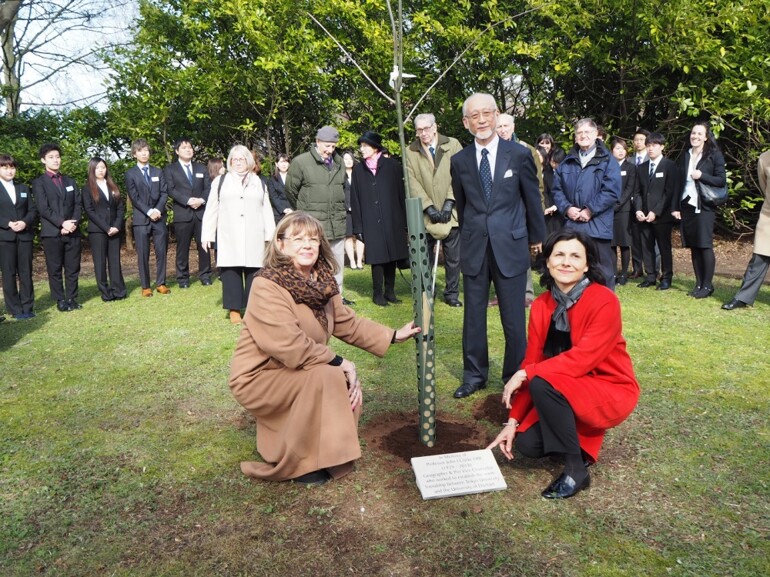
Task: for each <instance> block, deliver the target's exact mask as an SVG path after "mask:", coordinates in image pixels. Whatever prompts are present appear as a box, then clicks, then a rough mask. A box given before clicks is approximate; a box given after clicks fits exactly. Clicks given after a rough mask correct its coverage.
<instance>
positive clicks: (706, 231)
mask: <svg viewBox="0 0 770 577" xmlns="http://www.w3.org/2000/svg"><path fill="white" fill-rule="evenodd" d="M679 211H680V213H681V215H682V246H684V247H685V248H714V221H715V219H716V213H714V211H713V210H703V209H702V210H701V211H700V212H699V213H697V214H696V213H695V208H694V207H693V206H692V205H691V204H689V203H686V202H683V203H682V205H681V206H680V208H679Z"/></svg>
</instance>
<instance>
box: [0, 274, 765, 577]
mask: <svg viewBox="0 0 770 577" xmlns="http://www.w3.org/2000/svg"><path fill="white" fill-rule="evenodd" d="M345 279H346V281H345V286H346V296H347V297H348V298H353V299H355V300H356V301H357V304H356V306H355V309H356V310H357V311H358V312H359V313H360V314H363V315H365V316H367V317H369V318H373V319H375V320H379V321H381V322H383V323H386V324H389V325H391V326H399V325H401V324H403V323H404V322H406V321H407V320H409V318H410V317H411V304H410V302H409V301H408V298H409V288H408V286H407V285H406V284H405V283H404V282H403V281H401V280H399V281H398V284H397V289H398V292H399V295H400V296H401V297H402V298H403V299H404V301H405V302H404V303H403V304H401V305H397V306H391V307H388V308H387V309H381V308H379V307H376V306H375V305H373V304H372V303H371V299H370V297H369V287H370V283H371V281H370V276H369V270H368V269H367V270H364V271H355V272H351V271H349V270H348V271H346V274H345ZM438 284H439V286H442V279H439V283H438ZM737 284H738V282H737V281H733V280H726V279H717V292H716V293H715V295H714V297H713V298H711V299H706V300H694V299H691V298H688V297H687V296H686V295H685V292H686V291H687V290H689V289H690V288H692V279H691V278H688V277H686V276H679V277H678V278H676V279H675V283H674V289H673V290H670V291H667V292H660V291H654V290H649V289H647V290H641V289H637V288H636V286H635V285H634V284H630V285H627V286H625V287H620V288H619V289H618V294H619V296H620V299H621V301H622V303H623V311H624V329H625V330H624V332H625V336H626V339H627V340H628V347H629V350H630V353H631V356H632V358H633V359H634V364H635V368H636V371H637V375H638V378H639V381H640V383H641V386H642V397H641V400H640V403H639V406H638V408H637V410H636V411H635V413H634V414H633V415H632V416H631V417H630V418H629V419H628V421H626V422H625V423H624V424H623V425H621V426H620V427H618V428H617V429H614V430H613V431H611V432H610V433H609V434H608V436H607V440H606V443H605V447H604V452H603V454H602V456H601V458H600V462H599V463H598V464H597V465H596V466H595V467H594V468H592V477H593V484H592V487H591V489H590V490H588V491H586V492H584V493H581V494H580V495H579V496H577V497H576V498H574V499H571V500H568V501H565V502H550V501H546V500H544V499H542V498H541V497H540V490H541V489H542V488H543V487H545V486H546V485H547V484H548V483H549V482H550V480H551V478H552V476H553V475H554V474H555V473H556V472H558V470H559V467H558V465H557V464H556V463H553V462H549V461H545V462H535V461H530V460H526V459H518V460H517V461H514V463H513V464H512V465H509V464H501V468H502V471H503V474H504V476H505V478H506V481H507V483H508V486H509V488H508V489H507V490H506V491H503V492H499V493H488V494H481V495H473V496H469V497H462V498H453V499H443V500H439V501H427V502H425V501H422V499H421V498H420V494H419V491H418V489H417V488H416V486H415V484H414V479H413V476H412V474H411V471H410V470H409V469H408V468H406V467H401V466H396V465H397V464H394V457H393V456H392V455H389V454H387V453H385V452H383V451H382V450H380V449H379V448H378V447H375V446H371V444H367V443H365V442H364V443H363V444H364V447H363V454H364V456H363V458H362V459H361V460H360V462H359V463H358V465H357V470H356V471H355V472H354V473H353V474H352V475H350V476H348V477H347V478H345V479H344V480H341V481H339V482H332V483H328V484H327V485H324V486H323V487H318V488H310V489H306V488H302V487H299V486H296V485H294V484H291V483H264V482H253V481H250V480H248V479H246V478H245V477H244V476H243V475H242V474H241V473H240V470H239V462H240V461H241V460H251V459H254V458H255V443H254V424H253V422H252V420H251V418H250V417H249V416H248V415H247V414H246V413H245V412H244V411H243V410H242V409H241V408H240V406H239V405H238V404H237V403H236V402H235V401H234V400H233V398H232V397H231V395H230V393H229V389H228V386H227V378H228V373H229V361H230V356H231V354H232V351H233V348H234V345H235V341H236V339H237V337H238V332H239V328H238V327H235V326H233V325H231V324H230V322H229V321H228V320H227V319H226V318H225V317H226V313H225V311H223V310H222V308H221V291H220V286H219V284H218V283H215V284H214V286H212V287H202V286H201V285H200V284H198V283H195V284H193V285H192V287H191V288H190V289H189V290H186V291H182V290H178V289H177V288H176V286H175V285H171V288H172V294H171V295H168V296H162V295H157V294H156V295H155V296H154V297H153V298H151V299H142V298H140V296H139V289H138V286H137V282H136V279H129V288H130V290H131V294H130V296H129V298H128V299H127V300H125V301H121V302H114V303H103V302H101V300H100V299H99V298H98V293H97V290H96V287H95V283H94V281H93V279H82V281H81V296H82V298H81V301H82V302H83V305H84V307H83V310H81V311H74V312H72V313H59V312H58V311H56V308H55V306H53V305H52V304H51V303H50V301H49V296H48V291H47V284H46V283H38V284H37V285H36V289H37V307H36V310H37V312H38V316H37V318H36V319H34V320H32V321H26V322H14V321H10V320H8V321H6V322H4V323H2V324H0V375H1V376H2V379H0V433H1V434H0V458H1V459H2V461H1V468H0V492H1V493H2V496H1V498H0V574H2V575H8V576H29V575H40V574H43V575H57V576H58V575H72V576H83V575H116V576H128V575H131V576H133V575H169V576H171V575H180V576H181V575H185V576H188V575H233V576H236V575H266V576H270V577H281V576H284V575H308V576H310V575H321V576H337V575H339V576H343V575H366V576H371V575H399V576H444V575H451V576H457V575H468V576H525V575H526V576H537V575H554V576H597V577H598V576H606V577H610V576H621V575H622V576H625V575H628V576H658V575H661V576H664V575H682V576H684V575H687V576H690V575H691V576H698V577H701V576H711V575H715V576H716V575H719V576H723V575H724V576H746V577H758V576H763V575H769V574H770V458H769V457H768V455H769V454H770V438H769V435H770V427H768V421H769V416H770V387H768V380H769V375H770V370H768V368H769V367H768V360H767V359H768V352H769V350H770V344H769V339H768V336H769V335H770V330H768V325H769V324H770V323H769V321H770V289H768V288H767V287H765V288H763V290H762V292H761V294H760V297H759V300H758V302H757V304H756V305H755V306H754V307H753V308H750V309H743V310H739V311H735V312H726V311H722V310H720V308H719V307H720V304H721V303H722V302H724V301H726V300H727V299H729V297H731V296H732V293H733V292H734V290H735V288H736V287H737ZM497 315H498V313H497V310H496V309H491V310H490V312H489V321H490V323H489V324H490V331H489V332H490V341H491V354H492V359H493V366H492V373H491V374H492V375H493V376H494V377H495V379H499V374H500V371H501V355H502V333H501V330H500V326H499V319H498V316H497ZM435 325H436V360H437V370H436V377H437V385H438V392H439V396H438V412H439V417H440V418H441V416H442V415H444V416H446V417H451V418H452V419H453V420H455V421H466V422H468V423H471V424H473V425H474V426H480V427H482V429H484V430H485V431H486V432H487V434H488V437H489V438H490V439H491V438H492V437H493V435H494V434H495V433H496V431H497V430H498V426H499V423H496V422H495V423H493V422H487V421H482V422H476V420H475V418H474V416H473V415H474V409H475V408H476V407H477V406H478V404H479V403H480V402H481V400H482V399H481V397H479V398H471V399H469V400H463V401H457V400H455V399H453V398H452V393H453V391H454V389H455V388H456V387H457V386H458V385H459V383H460V378H461V374H462V351H461V339H460V336H461V330H462V309H452V308H449V307H446V306H445V305H443V304H441V303H439V304H437V309H436V320H435ZM334 347H335V349H336V350H337V351H338V352H340V353H341V354H343V355H345V356H349V357H350V358H352V359H353V360H354V361H355V362H356V364H357V365H358V366H359V371H360V374H361V376H362V380H363V382H364V393H365V402H366V404H365V413H364V417H363V419H362V429H363V430H365V429H366V428H367V426H368V425H369V424H370V423H372V421H373V419H376V418H377V417H379V416H383V415H386V414H390V413H398V412H413V411H415V410H416V399H417V395H416V376H415V375H416V372H415V367H414V358H415V354H414V353H415V351H414V347H413V345H412V344H405V345H401V346H399V347H394V348H393V349H392V350H391V351H390V352H389V353H388V355H387V356H386V357H385V358H384V359H377V358H375V357H372V356H370V355H368V354H367V353H364V352H362V351H358V350H356V349H351V348H350V347H348V346H346V345H343V344H341V343H335V344H334ZM496 386H498V383H496V382H495V381H493V382H492V383H491V390H492V391H494V390H495V387H496ZM437 433H438V445H439V446H441V430H440V429H439V430H438V431H437ZM415 435H417V431H416V430H415ZM479 448H481V447H479ZM446 451H447V452H451V451H452V447H446Z"/></svg>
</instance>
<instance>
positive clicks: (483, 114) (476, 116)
mask: <svg viewBox="0 0 770 577" xmlns="http://www.w3.org/2000/svg"><path fill="white" fill-rule="evenodd" d="M495 112H497V110H495V109H493V108H490V109H488V110H478V111H476V112H471V113H470V114H466V115H465V118H469V119H471V120H473V122H478V121H479V120H480V119H482V118H484V119H489V118H492V117H493V116H494V115H495Z"/></svg>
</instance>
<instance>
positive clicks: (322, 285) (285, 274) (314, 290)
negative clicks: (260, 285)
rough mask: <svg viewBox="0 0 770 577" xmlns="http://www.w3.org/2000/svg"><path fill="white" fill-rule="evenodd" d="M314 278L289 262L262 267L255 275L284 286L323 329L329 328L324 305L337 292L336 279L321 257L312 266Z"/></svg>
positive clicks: (338, 290)
mask: <svg viewBox="0 0 770 577" xmlns="http://www.w3.org/2000/svg"><path fill="white" fill-rule="evenodd" d="M313 272H314V273H315V280H313V279H312V278H308V277H306V276H305V275H303V274H302V273H301V272H299V271H298V270H297V269H296V268H294V265H292V264H289V265H285V266H281V267H278V268H263V269H262V270H260V271H259V272H258V273H257V275H258V276H261V277H263V278H266V279H267V280H269V281H272V282H274V283H275V284H277V285H278V286H280V287H283V288H285V289H286V290H287V291H289V293H290V294H291V298H293V299H294V302H295V303H297V304H298V305H307V306H308V307H310V310H312V311H313V315H314V316H315V318H316V319H317V320H318V322H319V323H321V326H322V327H323V329H324V331H328V330H329V319H327V318H326V312H325V310H324V307H325V306H326V303H327V302H329V299H331V298H332V297H333V296H334V295H336V294H339V292H340V289H339V287H338V286H337V280H336V279H335V278H334V275H333V274H332V269H331V267H330V266H329V265H328V264H327V263H326V261H325V260H323V259H318V262H316V264H315V266H314V267H313Z"/></svg>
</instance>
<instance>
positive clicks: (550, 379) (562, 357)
mask: <svg viewBox="0 0 770 577" xmlns="http://www.w3.org/2000/svg"><path fill="white" fill-rule="evenodd" d="M543 253H544V257H545V260H546V266H547V269H546V272H545V273H544V274H543V277H542V279H541V281H540V282H541V284H542V285H543V286H545V287H546V288H548V289H549V290H548V291H547V292H545V293H543V294H542V295H540V297H539V298H538V299H537V300H535V302H534V303H533V304H532V313H531V315H530V319H529V342H528V344H527V353H526V357H525V358H524V361H523V362H522V364H521V369H520V370H519V371H517V372H516V373H515V374H514V375H513V377H511V379H510V380H509V381H508V383H506V385H505V388H504V389H503V403H504V404H505V406H506V407H508V408H509V409H510V410H511V412H510V417H509V420H508V423H507V424H506V425H505V426H504V428H503V430H502V431H501V432H500V434H499V435H498V436H497V438H496V439H495V440H494V442H493V443H492V444H491V445H489V447H488V448H493V447H496V446H498V445H499V446H500V450H501V451H502V453H503V455H505V456H506V457H507V458H508V459H513V453H512V450H513V443H514V438H515V441H516V448H517V449H518V450H519V451H520V452H521V453H522V454H523V455H525V456H527V457H532V458H540V457H544V456H546V455H557V454H559V455H563V456H564V465H565V466H564V471H563V472H562V474H561V475H560V476H559V477H557V478H556V480H554V481H553V482H552V483H551V484H550V485H549V486H548V487H547V488H546V489H545V490H544V491H543V493H542V495H543V497H545V498H547V499H563V498H566V497H572V496H573V495H574V494H575V493H577V492H578V491H580V490H581V489H585V488H586V487H588V485H589V484H590V476H589V474H588V469H587V466H588V465H589V464H590V463H592V462H594V461H596V459H597V457H598V455H599V449H600V447H601V444H602V440H603V438H604V433H605V431H606V430H607V429H610V428H612V427H614V426H616V425H618V424H620V423H622V422H623V421H624V420H625V419H626V418H627V417H628V415H630V414H631V411H633V410H634V407H635V406H636V402H637V400H638V399H639V384H638V383H637V381H636V377H635V376H634V369H633V366H632V365H631V358H630V357H629V356H628V353H627V352H626V341H625V339H624V338H623V335H622V334H621V331H622V326H621V319H620V303H619V301H618V298H617V297H616V296H615V293H613V292H612V291H611V290H609V289H608V288H606V287H605V286H602V285H603V282H604V281H603V280H602V278H603V277H602V274H601V271H600V270H599V268H598V262H599V260H598V256H597V251H596V247H595V245H594V243H593V241H591V239H590V238H588V237H587V236H585V235H584V234H582V233H579V232H575V231H568V230H564V231H560V232H557V233H554V234H552V235H551V236H550V237H549V238H548V240H547V241H546V245H545V248H544V251H543ZM514 393H515V395H514Z"/></svg>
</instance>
